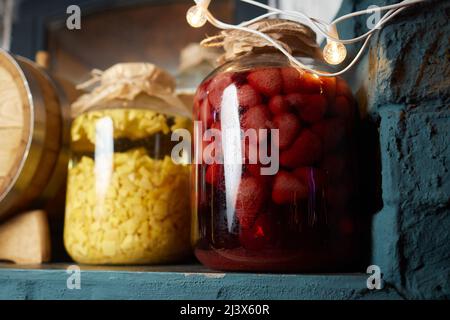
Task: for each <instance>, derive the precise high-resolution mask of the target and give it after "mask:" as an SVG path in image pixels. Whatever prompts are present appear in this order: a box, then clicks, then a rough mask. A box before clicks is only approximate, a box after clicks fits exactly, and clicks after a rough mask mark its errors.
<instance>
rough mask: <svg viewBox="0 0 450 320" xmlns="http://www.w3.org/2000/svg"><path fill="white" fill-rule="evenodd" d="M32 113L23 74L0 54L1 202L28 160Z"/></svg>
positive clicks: (11, 61) (15, 65) (13, 62)
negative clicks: (26, 159)
mask: <svg viewBox="0 0 450 320" xmlns="http://www.w3.org/2000/svg"><path fill="white" fill-rule="evenodd" d="M31 114H32V110H31V106H30V102H29V91H28V88H27V82H26V80H25V77H24V75H23V73H22V71H21V70H20V68H19V67H18V65H17V64H16V62H15V61H14V60H13V59H12V58H11V57H10V56H9V55H7V54H3V53H0V199H2V198H3V196H4V194H5V193H7V192H8V191H9V189H10V187H11V186H12V184H13V183H14V181H15V179H16V178H17V175H18V173H19V171H20V170H21V167H22V165H23V162H24V159H25V158H26V153H27V150H28V145H29V143H30V140H31V136H30V133H31V130H32V121H31Z"/></svg>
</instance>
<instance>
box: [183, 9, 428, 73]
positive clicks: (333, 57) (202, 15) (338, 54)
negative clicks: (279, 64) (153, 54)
mask: <svg viewBox="0 0 450 320" xmlns="http://www.w3.org/2000/svg"><path fill="white" fill-rule="evenodd" d="M240 1H241V2H245V3H248V4H251V5H254V6H257V7H260V8H263V9H266V10H267V11H268V12H267V13H265V14H263V15H261V16H259V17H256V18H254V19H252V20H250V21H246V22H243V23H240V24H238V25H232V24H227V23H224V22H222V21H220V20H218V19H216V18H215V17H214V16H213V15H212V14H211V13H210V12H209V10H208V6H209V4H210V2H211V0H194V2H195V6H193V7H191V8H190V9H189V10H188V12H187V13H186V20H187V21H188V23H189V25H191V26H192V27H194V28H199V27H202V26H204V25H205V23H206V22H207V21H209V22H210V23H211V24H212V25H213V26H215V27H217V28H219V29H224V30H230V29H232V30H241V31H245V32H249V33H252V34H254V35H256V36H259V37H260V38H262V39H264V40H266V41H267V42H268V43H269V44H270V45H272V46H273V47H275V48H276V49H278V50H279V51H280V52H281V53H283V54H284V55H285V56H286V57H287V58H288V59H289V61H290V62H291V63H292V64H293V65H294V66H297V67H299V68H302V69H305V70H307V71H310V72H311V73H313V74H315V75H317V76H322V77H335V76H339V75H341V74H343V73H345V72H346V71H348V70H349V69H350V68H351V67H352V66H353V65H354V64H355V63H356V62H357V61H358V60H359V58H360V57H361V56H362V53H363V52H364V50H365V48H366V47H367V45H368V43H369V40H370V39H371V37H372V35H373V34H374V32H376V31H378V30H380V29H381V28H382V27H383V26H384V25H385V24H386V23H387V22H388V21H389V20H391V19H392V18H393V17H395V16H396V15H398V14H399V13H400V12H401V11H403V10H404V9H406V8H407V7H409V6H411V5H414V4H417V3H423V2H426V1H430V0H403V1H401V2H400V3H397V4H392V5H387V6H383V7H378V8H375V9H373V8H371V9H366V10H361V11H357V12H353V13H350V14H347V15H344V16H342V17H339V18H337V19H335V20H334V21H333V22H331V23H329V24H328V23H326V22H323V21H320V20H318V19H315V18H311V17H309V16H308V15H306V14H304V13H302V12H297V11H292V10H280V9H277V8H273V7H271V6H269V5H266V4H263V3H260V2H257V1H255V0H240ZM386 10H389V11H388V12H387V13H386V14H385V15H384V16H383V17H382V18H381V19H380V21H379V22H378V23H377V24H376V25H375V26H374V27H373V28H372V29H371V30H369V31H368V32H366V33H365V34H363V35H360V36H358V37H355V38H351V39H339V36H338V33H337V29H336V25H337V24H338V23H340V22H342V21H344V20H347V19H350V18H353V17H356V16H360V15H363V14H372V13H374V12H381V11H386ZM278 14H282V15H285V16H289V17H293V18H297V19H302V20H306V21H307V22H308V23H309V25H310V26H311V27H312V28H313V29H315V30H316V31H318V32H319V33H321V34H322V35H324V36H325V37H326V39H327V44H326V45H325V47H324V49H323V57H324V59H325V61H326V62H327V63H328V64H330V65H337V64H341V63H342V62H343V61H344V60H345V58H346V56H347V49H346V48H345V44H351V43H356V42H359V41H362V40H364V43H363V45H362V46H361V48H360V49H359V51H358V53H357V54H356V56H355V57H354V58H353V60H352V61H351V62H350V63H349V64H348V65H347V66H346V67H344V68H343V69H342V70H340V71H338V72H335V73H324V72H320V71H317V70H314V69H312V68H310V67H308V66H306V65H304V64H302V63H301V62H300V61H299V60H298V59H296V58H295V57H293V56H292V55H291V54H290V53H289V52H287V51H286V50H285V49H284V48H283V47H282V46H281V45H280V44H278V43H277V42H276V41H275V40H274V39H272V38H271V37H270V36H268V35H266V34H265V33H263V32H260V31H258V30H254V29H251V28H248V26H249V25H250V24H252V23H255V22H258V21H260V20H262V19H265V18H268V17H269V16H273V15H278ZM324 27H325V28H326V29H328V30H327V31H325V30H324Z"/></svg>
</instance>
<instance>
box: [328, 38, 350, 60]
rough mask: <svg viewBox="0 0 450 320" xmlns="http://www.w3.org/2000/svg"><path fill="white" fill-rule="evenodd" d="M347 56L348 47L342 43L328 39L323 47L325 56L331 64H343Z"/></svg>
mask: <svg viewBox="0 0 450 320" xmlns="http://www.w3.org/2000/svg"><path fill="white" fill-rule="evenodd" d="M345 57H347V49H346V48H345V46H344V45H343V44H342V43H339V42H336V41H327V44H326V45H325V47H324V48H323V58H324V59H325V61H326V62H328V63H329V64H331V65H336V64H341V63H342V62H343V61H344V60H345Z"/></svg>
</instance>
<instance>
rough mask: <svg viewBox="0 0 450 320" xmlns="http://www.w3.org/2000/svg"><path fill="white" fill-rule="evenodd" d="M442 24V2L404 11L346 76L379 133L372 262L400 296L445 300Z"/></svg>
mask: <svg viewBox="0 0 450 320" xmlns="http://www.w3.org/2000/svg"><path fill="white" fill-rule="evenodd" d="M395 2H397V1H375V3H376V4H377V5H383V4H386V3H395ZM373 3H374V0H360V1H355V9H365V8H367V7H368V6H369V5H371V4H373ZM449 21H450V1H445V0H443V1H430V3H428V4H425V5H420V6H418V7H416V8H412V9H408V10H407V11H406V12H405V13H404V14H402V15H401V16H399V17H398V18H395V19H394V21H393V22H392V23H390V24H389V25H388V26H386V27H385V28H384V29H383V30H382V31H381V32H380V33H379V34H378V35H377V36H376V37H375V38H374V39H372V42H371V46H370V49H369V53H368V55H367V56H366V58H365V59H364V61H363V64H365V66H362V67H359V68H358V70H357V71H356V73H355V74H354V75H353V77H354V78H357V79H363V82H364V84H363V85H362V86H361V88H360V91H359V92H358V96H359V97H360V100H361V102H362V103H361V105H362V107H363V109H364V110H363V114H365V115H367V119H366V121H372V122H374V123H376V124H377V125H378V128H379V129H378V133H379V143H380V155H379V156H380V162H381V189H382V203H383V205H382V209H381V210H380V211H379V212H377V213H375V214H374V216H373V220H372V263H374V264H377V265H379V266H380V267H381V270H382V272H383V274H384V277H385V279H386V280H388V281H389V282H390V283H391V284H393V285H394V286H395V287H396V288H397V290H398V291H399V292H400V293H401V294H402V295H403V296H404V297H405V298H447V299H448V298H450V237H449V234H450V233H449V231H450V108H449V106H450V61H449V60H450V49H449V48H450V45H449V35H450V24H449ZM362 23H364V21H363V20H360V22H359V23H357V24H356V25H355V32H358V33H360V31H359V30H362V26H363V25H362Z"/></svg>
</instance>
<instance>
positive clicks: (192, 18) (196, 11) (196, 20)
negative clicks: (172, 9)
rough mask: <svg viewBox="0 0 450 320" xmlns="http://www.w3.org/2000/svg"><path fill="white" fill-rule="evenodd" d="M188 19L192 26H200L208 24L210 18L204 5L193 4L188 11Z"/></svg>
mask: <svg viewBox="0 0 450 320" xmlns="http://www.w3.org/2000/svg"><path fill="white" fill-rule="evenodd" d="M186 20H187V22H188V23H189V24H190V25H191V26H192V27H194V28H200V27H203V26H204V25H205V24H206V22H207V21H208V18H207V17H206V12H205V9H204V8H203V7H201V6H193V7H191V8H190V9H189V10H188V12H187V13H186Z"/></svg>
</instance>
